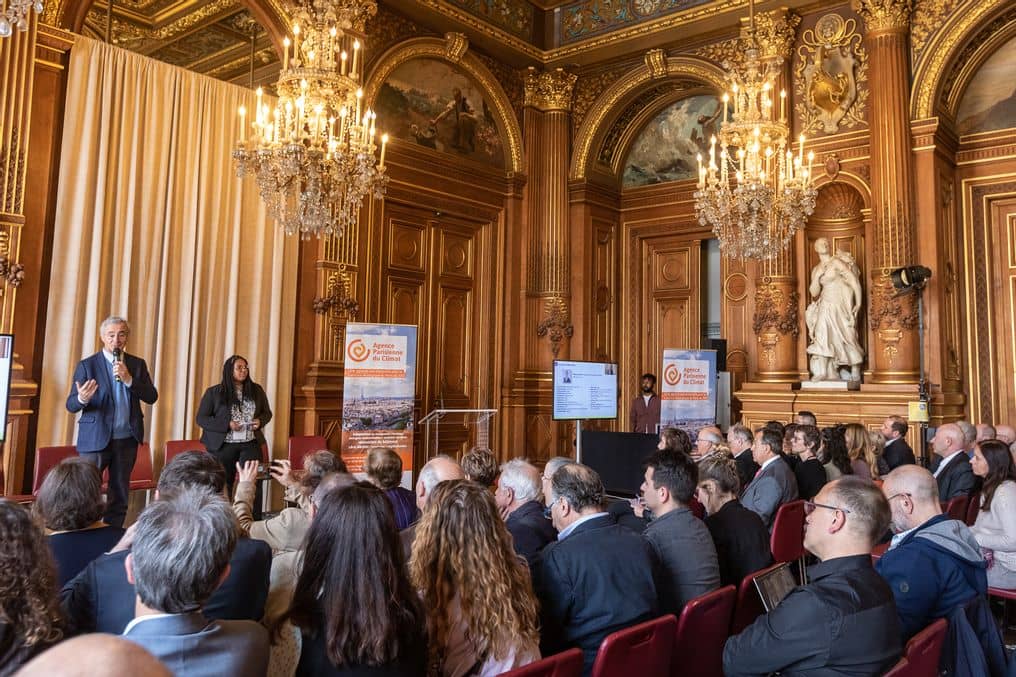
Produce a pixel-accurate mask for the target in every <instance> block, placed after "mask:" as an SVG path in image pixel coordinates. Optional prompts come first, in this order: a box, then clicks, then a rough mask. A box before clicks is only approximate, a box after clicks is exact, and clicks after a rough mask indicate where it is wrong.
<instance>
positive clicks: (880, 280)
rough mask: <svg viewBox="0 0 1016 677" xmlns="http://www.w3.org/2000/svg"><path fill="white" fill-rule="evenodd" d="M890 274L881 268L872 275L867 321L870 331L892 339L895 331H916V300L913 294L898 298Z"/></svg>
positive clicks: (887, 270) (887, 269) (888, 270)
mask: <svg viewBox="0 0 1016 677" xmlns="http://www.w3.org/2000/svg"><path fill="white" fill-rule="evenodd" d="M890 272H891V271H890V269H889V268H882V269H880V270H876V271H873V273H872V280H871V310H870V311H869V313H868V320H869V323H870V325H871V329H872V331H874V332H876V333H878V334H879V335H880V336H881V335H882V334H883V333H885V334H886V336H888V337H889V338H892V335H893V332H895V331H897V330H903V329H905V330H907V331H912V330H914V329H917V298H916V297H915V296H914V295H913V294H906V295H903V296H898V295H897V293H896V288H895V287H894V286H893V283H892V280H891V279H890V278H889V273H890ZM898 342H899V340H898V339H897V341H896V343H898Z"/></svg>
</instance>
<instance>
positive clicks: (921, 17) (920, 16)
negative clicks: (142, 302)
mask: <svg viewBox="0 0 1016 677" xmlns="http://www.w3.org/2000/svg"><path fill="white" fill-rule="evenodd" d="M959 3H960V0H915V1H914V13H913V14H912V15H911V17H910V50H911V61H912V62H913V63H917V61H918V60H919V59H920V58H921V54H922V53H923V52H924V48H925V47H926V46H927V44H928V41H929V40H930V39H931V36H932V35H934V34H935V31H937V30H938V29H939V28H941V27H942V24H944V23H945V20H946V19H947V18H948V17H949V16H950V15H951V14H952V12H953V10H954V9H955V8H956V6H957V5H958V4H959Z"/></svg>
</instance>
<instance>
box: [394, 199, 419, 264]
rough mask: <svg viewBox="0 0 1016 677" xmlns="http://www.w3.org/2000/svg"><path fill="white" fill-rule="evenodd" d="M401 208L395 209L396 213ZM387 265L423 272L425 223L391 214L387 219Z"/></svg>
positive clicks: (399, 211) (398, 212)
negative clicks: (389, 234) (406, 219)
mask: <svg viewBox="0 0 1016 677" xmlns="http://www.w3.org/2000/svg"><path fill="white" fill-rule="evenodd" d="M400 213H401V210H395V214H396V215H398V214H400ZM388 223H389V228H390V231H391V236H390V239H389V240H388V266H389V267H390V268H401V269H404V270H412V271H416V272H423V268H424V258H425V257H426V245H425V243H424V237H425V234H426V224H425V223H411V222H409V221H405V220H402V219H399V218H397V216H393V217H392V218H391V219H390V220H389V222H388Z"/></svg>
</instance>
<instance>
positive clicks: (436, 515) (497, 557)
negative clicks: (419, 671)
mask: <svg viewBox="0 0 1016 677" xmlns="http://www.w3.org/2000/svg"><path fill="white" fill-rule="evenodd" d="M409 577H410V580H412V582H413V585H415V586H416V588H417V589H418V590H419V591H420V593H421V596H422V597H423V605H424V608H425V609H426V613H427V617H428V620H429V634H430V656H431V673H432V674H440V675H443V676H444V677H463V676H465V675H481V676H482V675H497V674H500V673H502V672H504V671H506V670H510V669H512V668H516V667H519V666H522V665H526V664H528V663H531V662H533V661H534V660H537V659H539V657H540V649H539V633H538V631H537V623H538V616H537V603H536V596H535V595H534V594H533V589H532V583H531V581H530V578H529V569H528V567H527V566H526V565H525V563H524V562H523V561H522V560H520V559H519V558H518V557H517V556H516V554H515V550H514V548H513V547H512V541H511V537H510V536H509V534H508V530H507V528H505V525H504V522H503V521H502V520H501V518H500V516H499V515H498V511H497V506H496V505H495V503H494V498H493V496H491V494H490V492H489V491H487V490H486V488H484V487H481V486H480V485H479V484H476V483H475V482H470V481H468V480H451V481H448V482H442V483H441V484H439V485H438V486H437V488H436V489H435V490H434V494H433V495H432V496H431V498H430V501H429V502H428V503H427V507H426V509H425V510H424V512H423V517H421V518H420V522H419V523H418V526H417V528H416V540H415V541H414V543H413V555H412V557H411V558H410V560H409Z"/></svg>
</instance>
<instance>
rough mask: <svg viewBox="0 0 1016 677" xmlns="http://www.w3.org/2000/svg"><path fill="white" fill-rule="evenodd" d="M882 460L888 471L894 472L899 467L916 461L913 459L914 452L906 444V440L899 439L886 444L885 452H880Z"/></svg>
mask: <svg viewBox="0 0 1016 677" xmlns="http://www.w3.org/2000/svg"><path fill="white" fill-rule="evenodd" d="M882 458H883V459H885V462H886V465H888V466H889V470H895V469H896V468H898V467H900V466H901V465H907V464H908V463H916V462H917V460H916V459H915V458H914V450H913V449H911V448H910V445H909V444H907V440H906V438H903V437H901V438H899V439H898V440H896V441H895V442H893V443H892V444H887V445H886V447H885V451H883V452H882Z"/></svg>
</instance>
